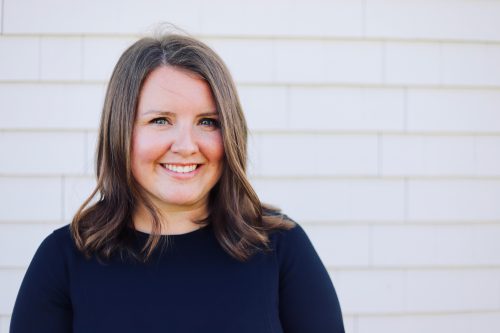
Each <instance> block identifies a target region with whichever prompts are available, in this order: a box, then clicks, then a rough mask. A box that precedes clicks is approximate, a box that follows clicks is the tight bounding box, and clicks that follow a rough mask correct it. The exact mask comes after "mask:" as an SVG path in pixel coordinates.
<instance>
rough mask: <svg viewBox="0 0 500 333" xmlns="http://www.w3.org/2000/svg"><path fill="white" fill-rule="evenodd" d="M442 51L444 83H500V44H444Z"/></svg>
mask: <svg viewBox="0 0 500 333" xmlns="http://www.w3.org/2000/svg"><path fill="white" fill-rule="evenodd" d="M499 9H500V7H499ZM499 14H500V10H499ZM442 53H443V83H444V84H450V85H479V86H495V87H498V86H499V85H500V64H499V62H498V59H499V58H500V46H499V45H495V44H491V45H489V44H463V43H460V44H443V46H442Z"/></svg>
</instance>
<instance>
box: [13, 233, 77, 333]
mask: <svg viewBox="0 0 500 333" xmlns="http://www.w3.org/2000/svg"><path fill="white" fill-rule="evenodd" d="M58 236H60V235H57V234H56V233H52V234H51V235H49V236H48V237H47V238H46V239H45V240H44V241H43V242H42V244H41V245H40V247H39V248H38V250H37V251H36V253H35V256H34V257H33V259H32V261H31V263H30V265H29V267H28V270H27V272H26V275H25V276H24V279H23V282H22V284H21V288H20V289H19V293H18V295H17V299H16V303H15V305H14V311H13V313H12V319H11V324H10V333H28V332H37V333H44V332H47V333H49V332H50V333H67V332H71V331H72V309H71V301H70V298H69V291H68V290H69V283H68V274H67V270H66V264H65V260H64V253H63V251H62V248H61V242H60V240H58Z"/></svg>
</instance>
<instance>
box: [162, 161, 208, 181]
mask: <svg viewBox="0 0 500 333" xmlns="http://www.w3.org/2000/svg"><path fill="white" fill-rule="evenodd" d="M165 164H170V165H177V166H186V165H193V164H196V165H197V167H196V169H194V170H193V171H190V172H184V173H180V172H175V171H172V170H170V169H167V168H166V167H165ZM160 167H161V169H162V170H163V171H164V172H165V173H167V174H168V175H169V176H171V177H173V178H176V179H191V178H193V177H196V175H197V174H198V173H199V172H200V169H201V168H203V164H200V163H160Z"/></svg>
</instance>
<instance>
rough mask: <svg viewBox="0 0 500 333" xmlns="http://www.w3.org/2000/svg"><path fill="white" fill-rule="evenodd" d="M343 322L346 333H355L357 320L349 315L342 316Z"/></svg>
mask: <svg viewBox="0 0 500 333" xmlns="http://www.w3.org/2000/svg"><path fill="white" fill-rule="evenodd" d="M342 317H343V318H342V319H343V321H344V329H345V331H346V332H347V333H353V332H355V327H356V321H357V318H356V317H355V316H351V315H344V314H343V315H342Z"/></svg>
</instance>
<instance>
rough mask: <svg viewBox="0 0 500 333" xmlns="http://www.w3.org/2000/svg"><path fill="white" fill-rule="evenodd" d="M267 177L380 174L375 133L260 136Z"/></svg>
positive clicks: (262, 170)
mask: <svg viewBox="0 0 500 333" xmlns="http://www.w3.org/2000/svg"><path fill="white" fill-rule="evenodd" d="M258 149H259V153H260V158H261V160H260V162H261V165H260V168H258V170H259V172H260V173H261V174H262V175H265V176H331V175H339V174H340V175H377V172H378V140H377V137H376V136H375V135H363V136H362V135H320V134H307V135H306V134H304V135H299V134H294V135H287V134H279V135H261V136H260V146H259V148H258Z"/></svg>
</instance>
